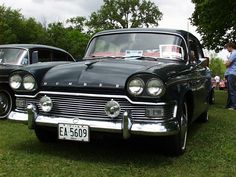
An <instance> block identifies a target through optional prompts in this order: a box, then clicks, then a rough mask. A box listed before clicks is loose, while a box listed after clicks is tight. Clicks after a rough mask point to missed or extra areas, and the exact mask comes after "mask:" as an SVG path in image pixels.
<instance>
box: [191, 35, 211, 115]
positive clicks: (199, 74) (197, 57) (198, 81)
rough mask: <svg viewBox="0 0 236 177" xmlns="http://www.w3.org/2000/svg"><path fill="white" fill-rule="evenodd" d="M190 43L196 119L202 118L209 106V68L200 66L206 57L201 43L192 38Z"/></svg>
mask: <svg viewBox="0 0 236 177" xmlns="http://www.w3.org/2000/svg"><path fill="white" fill-rule="evenodd" d="M188 42H189V48H190V50H189V51H190V64H191V65H192V76H193V79H192V80H191V81H190V85H191V88H192V91H193V94H194V117H195V118H196V117H198V116H200V114H202V113H203V112H204V111H205V110H206V109H207V106H208V99H207V98H208V89H207V76H206V73H207V71H206V69H207V68H206V67H205V66H203V65H201V64H200V63H201V59H203V58H204V55H203V51H202V48H201V45H200V43H199V41H198V40H197V39H196V38H195V37H193V36H191V37H190V38H189V41H188Z"/></svg>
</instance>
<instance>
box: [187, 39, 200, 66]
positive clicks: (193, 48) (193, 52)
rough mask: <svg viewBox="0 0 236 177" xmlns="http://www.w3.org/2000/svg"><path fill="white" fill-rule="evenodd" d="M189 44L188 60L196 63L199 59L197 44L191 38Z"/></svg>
mask: <svg viewBox="0 0 236 177" xmlns="http://www.w3.org/2000/svg"><path fill="white" fill-rule="evenodd" d="M189 45H190V46H189V48H190V50H189V52H190V60H191V62H193V63H196V62H197V61H198V60H199V53H198V46H197V44H196V43H195V40H193V39H190V40H189Z"/></svg>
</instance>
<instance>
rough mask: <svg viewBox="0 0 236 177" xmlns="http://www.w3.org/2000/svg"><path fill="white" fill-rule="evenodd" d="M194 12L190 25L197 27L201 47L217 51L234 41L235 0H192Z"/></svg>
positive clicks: (235, 34)
mask: <svg viewBox="0 0 236 177" xmlns="http://www.w3.org/2000/svg"><path fill="white" fill-rule="evenodd" d="M192 2H193V3H194V4H195V10H194V12H193V14H192V17H191V23H192V24H193V25H195V26H197V32H198V33H199V34H200V35H201V36H202V41H203V45H204V46H205V47H207V48H208V49H212V50H216V51H219V50H220V49H222V48H223V46H224V44H225V43H227V42H228V41H235V40H236V8H235V7H236V1H235V0H224V1H222V0H192Z"/></svg>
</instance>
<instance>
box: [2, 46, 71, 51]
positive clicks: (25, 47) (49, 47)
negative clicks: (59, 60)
mask: <svg viewBox="0 0 236 177" xmlns="http://www.w3.org/2000/svg"><path fill="white" fill-rule="evenodd" d="M0 48H23V49H32V48H47V49H53V50H60V51H62V52H66V53H68V52H67V51H65V50H63V49H61V48H58V47H53V46H49V45H41V44H3V45H0Z"/></svg>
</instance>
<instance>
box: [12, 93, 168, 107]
mask: <svg viewBox="0 0 236 177" xmlns="http://www.w3.org/2000/svg"><path fill="white" fill-rule="evenodd" d="M39 94H51V95H66V96H84V97H96V98H123V99H126V100H127V101H128V102H130V103H131V104H137V105H155V106H163V105H166V104H167V103H164V102H159V103H153V102H136V101H132V100H131V99H130V98H129V97H128V96H126V95H103V94H87V93H71V92H51V91H40V92H38V93H36V94H35V95H18V94H15V96H16V97H20V98H35V97H37V96H38V95H39Z"/></svg>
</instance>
